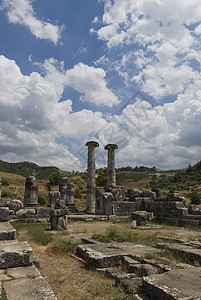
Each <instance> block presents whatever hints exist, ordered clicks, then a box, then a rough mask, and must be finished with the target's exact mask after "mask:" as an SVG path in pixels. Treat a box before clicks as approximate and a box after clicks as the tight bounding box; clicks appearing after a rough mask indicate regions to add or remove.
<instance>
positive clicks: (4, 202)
mask: <svg viewBox="0 0 201 300" xmlns="http://www.w3.org/2000/svg"><path fill="white" fill-rule="evenodd" d="M7 203H8V200H7V199H3V198H1V199H0V207H8V204H7Z"/></svg>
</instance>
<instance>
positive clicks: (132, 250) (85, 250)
mask: <svg viewBox="0 0 201 300" xmlns="http://www.w3.org/2000/svg"><path fill="white" fill-rule="evenodd" d="M157 253H160V249H156V248H153V247H149V246H143V245H135V244H132V243H107V244H106V243H99V244H90V245H80V246H78V247H77V249H76V255H77V256H79V257H81V258H82V259H83V260H84V261H86V263H87V264H88V265H91V266H93V267H96V268H106V267H110V266H115V265H119V264H121V263H122V259H123V256H125V255H132V257H133V258H138V259H142V257H143V256H145V255H146V254H149V255H151V254H157Z"/></svg>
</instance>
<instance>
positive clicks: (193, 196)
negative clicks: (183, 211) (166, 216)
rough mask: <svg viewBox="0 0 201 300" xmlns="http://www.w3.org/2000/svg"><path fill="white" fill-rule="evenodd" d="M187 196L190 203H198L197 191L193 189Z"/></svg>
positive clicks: (200, 199) (199, 197)
mask: <svg viewBox="0 0 201 300" xmlns="http://www.w3.org/2000/svg"><path fill="white" fill-rule="evenodd" d="M189 196H190V199H191V204H197V205H198V204H200V202H201V195H200V194H199V193H198V192H197V191H195V190H193V191H192V192H191V193H190V195H189Z"/></svg>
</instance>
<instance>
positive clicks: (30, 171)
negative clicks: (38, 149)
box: [0, 160, 59, 179]
mask: <svg viewBox="0 0 201 300" xmlns="http://www.w3.org/2000/svg"><path fill="white" fill-rule="evenodd" d="M58 171H59V169H58V168H56V167H40V166H38V165H37V164H35V163H33V162H27V161H24V162H17V163H9V162H6V161H2V160H0V172H6V173H12V174H18V175H21V176H24V177H28V176H30V175H33V176H35V177H36V178H37V179H48V178H49V177H50V176H51V175H52V174H53V173H55V172H58Z"/></svg>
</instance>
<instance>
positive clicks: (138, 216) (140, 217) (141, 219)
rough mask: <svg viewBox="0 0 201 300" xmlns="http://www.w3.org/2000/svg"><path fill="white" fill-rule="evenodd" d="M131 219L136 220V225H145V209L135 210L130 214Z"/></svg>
mask: <svg viewBox="0 0 201 300" xmlns="http://www.w3.org/2000/svg"><path fill="white" fill-rule="evenodd" d="M131 218H132V220H136V222H137V225H138V226H140V225H145V224H146V221H147V212H146V211H135V212H132V214H131Z"/></svg>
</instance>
